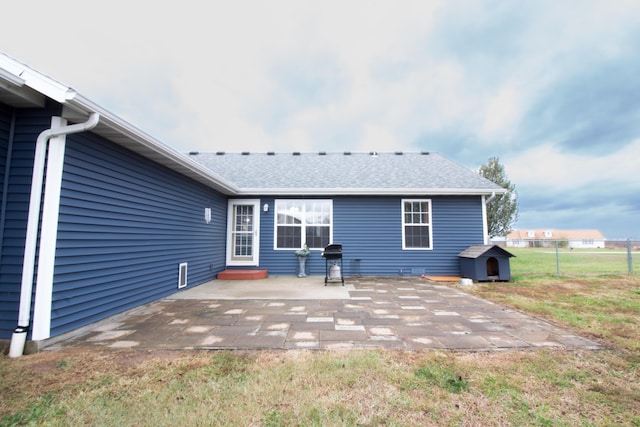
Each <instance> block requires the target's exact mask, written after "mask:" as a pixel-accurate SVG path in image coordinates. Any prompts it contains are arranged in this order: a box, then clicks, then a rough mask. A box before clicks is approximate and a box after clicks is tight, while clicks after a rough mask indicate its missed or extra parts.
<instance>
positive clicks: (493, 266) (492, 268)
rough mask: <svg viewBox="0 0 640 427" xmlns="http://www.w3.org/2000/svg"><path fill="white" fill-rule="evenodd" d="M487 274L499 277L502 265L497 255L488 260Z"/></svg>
mask: <svg viewBox="0 0 640 427" xmlns="http://www.w3.org/2000/svg"><path fill="white" fill-rule="evenodd" d="M487 276H488V277H489V278H493V277H496V278H497V277H499V276H500V266H499V265H498V260H497V259H496V258H495V257H490V258H489V259H488V260H487Z"/></svg>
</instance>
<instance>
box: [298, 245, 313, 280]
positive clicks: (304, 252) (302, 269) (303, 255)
mask: <svg viewBox="0 0 640 427" xmlns="http://www.w3.org/2000/svg"><path fill="white" fill-rule="evenodd" d="M295 255H296V256H297V257H298V277H307V273H306V263H307V257H308V256H309V255H311V251H310V250H309V246H307V245H306V244H305V245H304V246H302V249H300V250H297V251H296V252H295Z"/></svg>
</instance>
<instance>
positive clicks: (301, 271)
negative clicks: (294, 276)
mask: <svg viewBox="0 0 640 427" xmlns="http://www.w3.org/2000/svg"><path fill="white" fill-rule="evenodd" d="M298 277H307V257H306V256H298Z"/></svg>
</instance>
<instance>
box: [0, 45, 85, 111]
mask: <svg viewBox="0 0 640 427" xmlns="http://www.w3.org/2000/svg"><path fill="white" fill-rule="evenodd" d="M0 68H3V69H4V70H5V71H7V72H8V73H9V74H13V75H14V76H15V77H17V78H18V79H20V80H22V83H21V84H18V86H27V87H30V88H31V89H34V90H36V91H38V92H40V93H41V94H43V95H45V96H48V97H49V98H51V99H53V100H55V101H57V102H60V103H63V102H64V101H66V100H67V99H70V98H72V97H73V96H74V95H75V91H74V90H73V89H71V88H70V87H68V86H66V85H64V84H62V83H60V82H59V81H57V80H54V79H52V78H51V77H49V76H46V75H44V74H42V73H40V72H38V71H36V70H34V69H32V68H30V67H29V66H27V65H25V64H22V63H21V62H19V61H16V60H15V59H13V58H11V57H9V56H7V55H6V54H4V53H2V52H0ZM14 81H15V79H14Z"/></svg>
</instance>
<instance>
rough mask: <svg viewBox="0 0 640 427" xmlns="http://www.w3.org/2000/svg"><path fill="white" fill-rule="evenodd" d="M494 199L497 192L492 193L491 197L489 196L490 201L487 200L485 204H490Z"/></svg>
mask: <svg viewBox="0 0 640 427" xmlns="http://www.w3.org/2000/svg"><path fill="white" fill-rule="evenodd" d="M494 197H496V192H495V191H492V192H491V195H490V196H489V198H488V199H486V200H485V201H484V202H485V203H489V202H490V201H491V200H493V198H494Z"/></svg>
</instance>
